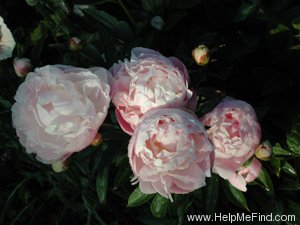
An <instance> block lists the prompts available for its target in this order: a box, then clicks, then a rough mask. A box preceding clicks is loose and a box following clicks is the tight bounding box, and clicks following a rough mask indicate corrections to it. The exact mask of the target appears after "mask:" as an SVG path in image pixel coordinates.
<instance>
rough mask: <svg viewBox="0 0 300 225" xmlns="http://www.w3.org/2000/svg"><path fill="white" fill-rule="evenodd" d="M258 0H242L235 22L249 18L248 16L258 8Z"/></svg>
mask: <svg viewBox="0 0 300 225" xmlns="http://www.w3.org/2000/svg"><path fill="white" fill-rule="evenodd" d="M258 3H259V1H258V0H251V1H242V4H241V6H240V8H239V9H238V11H237V14H236V16H235V18H234V21H235V22H241V21H243V20H245V19H247V17H248V16H250V15H251V14H253V13H254V12H255V11H256V10H257V8H258Z"/></svg>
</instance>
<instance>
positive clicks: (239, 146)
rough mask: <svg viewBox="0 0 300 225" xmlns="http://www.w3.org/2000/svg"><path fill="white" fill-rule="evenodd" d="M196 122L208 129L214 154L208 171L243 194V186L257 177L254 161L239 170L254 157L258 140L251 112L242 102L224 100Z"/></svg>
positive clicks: (256, 122)
mask: <svg viewBox="0 0 300 225" xmlns="http://www.w3.org/2000/svg"><path fill="white" fill-rule="evenodd" d="M200 120H201V122H202V123H203V124H204V125H205V126H208V127H210V128H209V129H208V130H207V133H208V136H209V138H210V140H211V142H212V143H213V145H214V153H215V160H214V165H213V169H212V171H213V172H214V173H217V174H219V175H220V176H221V177H223V178H224V179H227V180H228V181H229V182H230V183H231V184H232V185H233V186H235V187H236V188H238V189H240V190H241V191H246V190H247V188H246V184H247V182H251V181H253V180H254V179H255V178H256V177H257V176H258V174H259V171H260V167H261V164H260V162H259V161H258V160H256V159H254V160H252V162H251V164H250V165H249V166H247V167H244V166H243V164H244V163H245V162H246V161H247V160H248V159H250V158H251V157H252V156H253V155H254V153H255V150H256V149H257V147H258V145H259V142H260V138H261V130H260V125H259V123H258V121H257V118H256V114H255V112H254V110H253V108H252V107H251V106H250V105H249V104H248V103H246V102H244V101H239V100H228V99H225V100H223V101H222V102H221V103H220V104H218V105H217V106H216V108H215V109H214V110H213V111H212V112H210V113H208V114H206V115H205V116H204V117H202V118H201V119H200Z"/></svg>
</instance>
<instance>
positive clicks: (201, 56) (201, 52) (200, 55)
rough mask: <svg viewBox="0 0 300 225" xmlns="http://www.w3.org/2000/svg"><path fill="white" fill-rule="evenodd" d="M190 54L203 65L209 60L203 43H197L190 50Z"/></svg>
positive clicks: (207, 50)
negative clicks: (195, 46) (197, 44)
mask: <svg viewBox="0 0 300 225" xmlns="http://www.w3.org/2000/svg"><path fill="white" fill-rule="evenodd" d="M192 55H193V57H194V59H195V61H196V63H197V64H198V65H200V66H204V65H206V64H207V63H208V62H209V59H210V58H209V49H208V48H207V47H206V46H205V45H199V46H198V47H197V48H195V49H194V50H193V51H192Z"/></svg>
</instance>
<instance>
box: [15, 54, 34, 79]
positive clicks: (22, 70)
mask: <svg viewBox="0 0 300 225" xmlns="http://www.w3.org/2000/svg"><path fill="white" fill-rule="evenodd" d="M14 69H15V73H16V74H17V75H18V76H19V77H21V78H23V77H26V75H27V74H28V73H29V72H30V71H31V70H32V64H31V60H30V59H28V58H15V59H14Z"/></svg>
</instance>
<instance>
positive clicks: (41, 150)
mask: <svg viewBox="0 0 300 225" xmlns="http://www.w3.org/2000/svg"><path fill="white" fill-rule="evenodd" d="M109 76H110V73H109V72H108V71H107V70H105V69H103V68H91V69H83V68H75V67H70V66H63V65H55V66H45V67H42V68H37V69H35V71H34V72H31V73H29V74H28V75H27V77H26V80H25V82H24V83H23V84H21V85H20V87H19V89H18V90H17V93H16V96H15V100H16V103H15V104H14V105H13V107H12V119H13V125H14V127H15V128H16V131H17V135H18V136H19V138H20V142H21V144H22V145H24V146H25V148H26V151H27V152H28V153H35V154H36V155H37V159H38V160H39V161H41V162H43V163H46V164H50V163H53V162H56V161H59V160H65V159H66V158H67V157H68V156H70V155H71V154H72V153H74V152H78V151H81V150H83V149H84V148H85V147H87V146H88V145H89V144H90V143H91V142H92V141H93V139H94V137H95V135H96V134H97V131H98V129H99V126H100V125H101V124H102V122H103V121H104V119H105V117H106V115H107V110H108V107H109V102H110V96H109V92H110V86H109V83H108V78H109Z"/></svg>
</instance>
